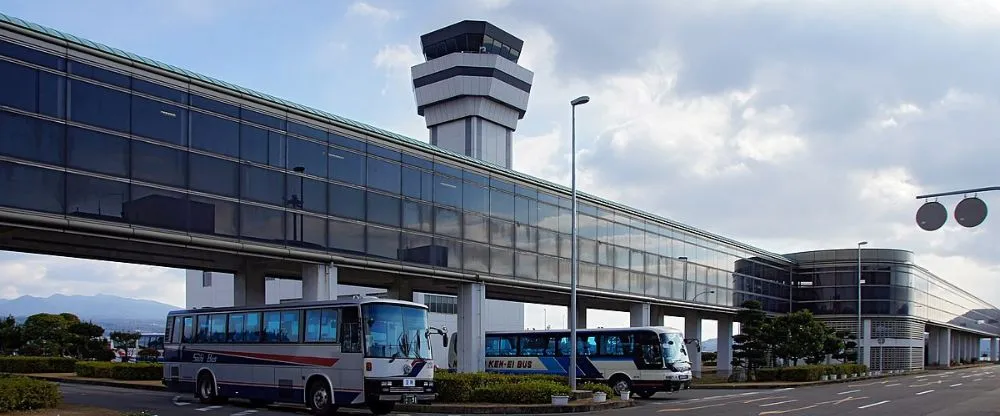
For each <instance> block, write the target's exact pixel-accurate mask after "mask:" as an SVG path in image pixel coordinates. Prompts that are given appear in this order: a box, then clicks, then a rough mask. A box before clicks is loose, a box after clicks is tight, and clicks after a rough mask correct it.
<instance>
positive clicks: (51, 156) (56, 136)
mask: <svg viewBox="0 0 1000 416" xmlns="http://www.w3.org/2000/svg"><path fill="white" fill-rule="evenodd" d="M0 95H3V94H0ZM65 137H66V127H65V125H62V124H59V123H53V122H51V121H46V120H42V119H38V118H34V117H29V116H23V115H20V114H14V113H8V112H6V111H0V154H3V155H7V156H12V157H16V158H21V159H28V160H33V161H37V162H44V163H50V164H53V165H62V164H63V155H64V153H65V151H64V148H65V146H66V143H65ZM98 150H99V149H98Z"/></svg>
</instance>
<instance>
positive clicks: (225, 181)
mask: <svg viewBox="0 0 1000 416" xmlns="http://www.w3.org/2000/svg"><path fill="white" fill-rule="evenodd" d="M188 157H189V160H188V168H189V169H190V174H189V176H188V177H189V178H190V185H189V186H190V188H191V190H192V191H200V192H207V193H210V194H215V195H222V196H228V197H231V198H239V196H240V187H239V183H240V167H239V165H237V164H236V163H234V162H232V161H229V160H225V159H219V158H215V157H212V156H205V155H200V154H197V153H190V154H189V156H188Z"/></svg>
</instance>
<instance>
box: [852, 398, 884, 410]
mask: <svg viewBox="0 0 1000 416" xmlns="http://www.w3.org/2000/svg"><path fill="white" fill-rule="evenodd" d="M886 403H889V401H888V400H882V401H880V402H878V403H872V404H866V405H864V406H858V409H867V408H869V407H875V406H878V405H880V404H886Z"/></svg>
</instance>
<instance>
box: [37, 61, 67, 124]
mask: <svg viewBox="0 0 1000 416" xmlns="http://www.w3.org/2000/svg"><path fill="white" fill-rule="evenodd" d="M38 112H39V113H41V114H45V115H47V116H52V117H58V118H60V119H62V118H66V77H64V76H62V75H55V74H50V73H48V72H39V74H38Z"/></svg>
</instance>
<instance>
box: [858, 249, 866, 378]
mask: <svg viewBox="0 0 1000 416" xmlns="http://www.w3.org/2000/svg"><path fill="white" fill-rule="evenodd" d="M865 245H868V242H867V241H862V242H859V243H858V364H861V358H862V356H863V355H864V351H865V349H864V348H863V347H861V340H862V339H864V336H863V335H862V334H861V333H862V332H863V329H862V325H861V246H865Z"/></svg>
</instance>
